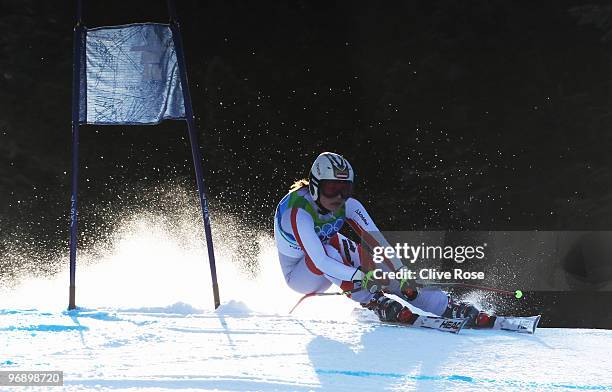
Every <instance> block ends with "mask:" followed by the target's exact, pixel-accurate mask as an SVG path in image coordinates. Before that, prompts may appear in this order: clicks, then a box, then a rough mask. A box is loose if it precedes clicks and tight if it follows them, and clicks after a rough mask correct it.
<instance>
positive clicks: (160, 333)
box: [0, 299, 612, 391]
mask: <svg viewBox="0 0 612 392" xmlns="http://www.w3.org/2000/svg"><path fill="white" fill-rule="evenodd" d="M317 300H319V299H313V301H315V302H316V301H317ZM327 300H328V299H327ZM309 305H311V306H312V305H314V304H309ZM318 305H319V306H324V305H325V304H324V303H322V301H321V303H319V304H318ZM0 333H1V334H2V336H3V338H2V340H3V342H2V343H1V345H0V347H1V351H0V368H1V370H9V369H19V370H63V371H64V385H65V386H64V388H63V390H88V389H96V390H104V389H110V390H116V389H129V388H138V389H149V388H155V389H168V390H194V389H198V390H211V391H212V390H227V391H310V390H330V391H377V390H397V391H406V390H421V391H451V390H452V391H473V390H496V391H504V390H508V391H519V390H538V391H542V390H545V391H549V390H550V391H563V390H570V391H572V390H587V391H589V390H612V376H611V375H610V369H612V359H611V357H612V356H611V355H610V352H611V351H610V349H611V348H612V331H606V330H563V329H540V330H538V332H537V334H536V335H533V336H530V335H519V334H515V333H509V332H499V331H473V330H464V331H462V332H461V333H460V334H459V335H453V334H450V333H444V332H438V331H433V330H425V329H416V328H413V329H409V328H402V327H395V326H386V325H377V324H368V323H363V322H358V321H356V320H351V319H344V320H342V319H315V318H312V317H293V316H287V315H276V314H263V313H253V312H250V311H248V310H246V309H244V308H243V307H242V306H241V304H237V303H230V304H226V305H224V306H222V307H221V308H220V309H219V310H217V311H202V312H199V311H198V310H197V309H194V308H192V307H191V306H190V305H187V304H180V303H179V304H175V305H173V306H170V307H167V308H158V309H155V308H148V309H147V308H142V309H132V310H122V311H115V310H102V309H78V310H75V311H65V312H43V311H38V310H3V311H1V317H0ZM41 389H45V390H49V389H51V390H53V389H60V388H59V387H54V388H49V387H47V388H41Z"/></svg>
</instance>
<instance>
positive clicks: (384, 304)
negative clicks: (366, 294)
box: [362, 292, 418, 324]
mask: <svg viewBox="0 0 612 392" xmlns="http://www.w3.org/2000/svg"><path fill="white" fill-rule="evenodd" d="M362 306H363V307H365V308H367V309H370V310H372V311H374V313H376V315H377V316H378V319H379V320H380V321H387V322H398V323H403V324H411V323H413V322H414V320H415V319H416V318H417V317H418V315H417V314H414V313H412V311H411V310H410V309H408V308H407V307H405V306H404V305H402V304H401V303H399V302H397V301H396V300H394V299H392V298H389V297H385V295H384V294H383V293H382V292H378V293H376V294H374V298H372V299H371V300H370V302H368V303H367V304H363V305H362Z"/></svg>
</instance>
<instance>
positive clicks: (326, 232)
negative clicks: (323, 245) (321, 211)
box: [314, 218, 344, 242]
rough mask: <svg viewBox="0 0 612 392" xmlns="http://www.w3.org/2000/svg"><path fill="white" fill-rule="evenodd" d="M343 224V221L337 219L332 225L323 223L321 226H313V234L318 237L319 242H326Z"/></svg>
mask: <svg viewBox="0 0 612 392" xmlns="http://www.w3.org/2000/svg"><path fill="white" fill-rule="evenodd" d="M343 224H344V219H342V218H340V219H337V220H335V221H334V222H333V224H332V223H325V224H324V225H323V226H315V228H314V230H315V233H317V235H318V236H319V239H320V240H321V242H327V241H328V240H329V239H330V238H331V237H333V236H334V235H335V234H336V233H337V232H339V231H340V229H341V228H342V225H343Z"/></svg>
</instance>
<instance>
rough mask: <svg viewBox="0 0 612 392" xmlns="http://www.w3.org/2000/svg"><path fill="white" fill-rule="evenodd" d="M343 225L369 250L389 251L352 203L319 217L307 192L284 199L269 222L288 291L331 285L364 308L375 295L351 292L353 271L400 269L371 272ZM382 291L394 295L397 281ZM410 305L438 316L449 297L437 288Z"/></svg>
mask: <svg viewBox="0 0 612 392" xmlns="http://www.w3.org/2000/svg"><path fill="white" fill-rule="evenodd" d="M345 222H347V223H348V224H349V225H350V226H351V228H352V229H353V230H354V231H355V232H356V234H357V235H358V236H359V237H360V238H363V239H364V240H365V241H366V242H367V243H368V245H369V246H370V247H372V246H389V244H388V242H387V241H386V240H385V239H384V238H383V237H382V235H381V234H380V232H379V230H378V228H377V227H376V225H375V224H374V222H373V221H372V218H371V217H370V215H369V214H368V213H367V211H366V210H365V208H364V207H363V205H362V204H361V203H360V202H359V201H357V200H356V199H354V198H348V199H347V200H346V203H345V204H344V205H343V206H342V207H341V208H340V209H339V210H338V211H336V212H323V211H321V209H320V207H319V206H318V205H317V203H316V202H315V201H314V200H313V199H312V197H311V196H310V193H309V192H308V189H307V188H306V187H303V188H300V189H298V190H296V191H293V192H290V193H288V194H287V195H286V196H285V197H283V199H282V200H281V201H280V203H279V204H278V206H277V208H276V214H275V217H274V238H275V241H276V246H277V248H278V256H279V260H280V263H281V269H282V271H283V275H284V276H285V281H286V282H287V284H288V285H289V287H290V288H292V289H293V290H295V291H297V292H299V293H303V294H308V293H313V292H324V291H325V290H327V289H328V288H329V287H330V286H331V284H332V283H333V284H335V285H337V286H339V287H340V288H341V289H342V290H343V291H352V290H355V291H353V293H352V294H351V295H350V297H351V298H352V299H353V300H355V301H357V302H359V303H362V304H365V303H367V302H369V301H370V299H372V297H373V296H374V294H372V293H370V292H369V291H367V290H365V289H360V288H359V287H358V286H357V287H355V284H354V282H353V281H352V278H353V275H354V274H355V272H356V271H357V267H359V266H363V270H364V271H369V270H372V269H374V268H380V269H382V270H383V271H387V272H390V271H395V270H397V269H398V268H399V267H400V266H401V262H400V261H399V260H396V259H395V260H385V261H384V262H383V263H381V264H377V265H375V266H374V263H373V261H372V259H371V257H369V255H368V254H367V252H365V251H362V250H361V244H356V243H355V242H354V241H351V240H350V239H348V238H347V237H345V236H343V235H342V234H340V233H339V231H340V229H341V228H342V226H343V225H344V223H345ZM387 291H388V292H390V293H392V294H399V281H391V282H390V285H389V287H388V288H387ZM409 303H410V304H411V305H412V306H415V307H417V308H419V309H422V310H424V311H427V312H430V313H433V314H436V315H442V313H443V312H444V310H445V309H446V307H447V305H448V297H447V294H446V293H445V292H443V291H441V290H439V289H437V288H434V289H422V290H419V295H418V296H417V298H416V299H415V300H413V301H409Z"/></svg>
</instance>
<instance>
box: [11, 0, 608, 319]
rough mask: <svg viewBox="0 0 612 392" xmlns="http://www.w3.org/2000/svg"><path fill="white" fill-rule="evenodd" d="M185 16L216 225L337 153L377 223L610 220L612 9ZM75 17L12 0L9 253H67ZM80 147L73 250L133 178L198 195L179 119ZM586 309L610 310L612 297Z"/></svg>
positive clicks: (107, 5)
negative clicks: (324, 155) (220, 217)
mask: <svg viewBox="0 0 612 392" xmlns="http://www.w3.org/2000/svg"><path fill="white" fill-rule="evenodd" d="M85 4H86V8H85V21H86V24H87V25H88V26H90V27H94V26H100V25H110V24H124V23H131V22H142V21H159V22H166V21H167V20H168V17H167V11H166V4H165V1H163V0H159V1H147V2H145V1H93V0H90V1H85ZM177 9H178V13H179V18H180V20H181V27H182V31H183V40H184V44H185V55H186V60H187V66H188V74H189V81H190V89H191V95H192V98H193V104H194V109H195V112H196V114H197V124H198V127H199V130H200V145H201V147H202V152H203V156H204V161H203V165H204V169H205V178H206V181H207V185H208V187H209V195H210V198H211V207H212V214H213V220H214V214H215V213H221V212H228V213H233V214H237V215H241V216H242V218H243V220H244V222H247V223H248V224H250V225H253V226H255V227H261V228H263V229H265V230H267V231H270V232H271V229H272V215H273V210H274V207H275V206H276V203H277V202H278V200H279V199H280V198H281V197H282V196H283V194H284V193H285V192H286V189H287V187H288V186H289V185H290V183H291V182H293V181H294V180H296V179H298V178H301V177H304V176H305V175H306V172H307V170H308V168H309V166H310V164H311V162H312V160H313V159H314V158H315V157H316V155H317V154H318V153H320V152H322V151H326V150H329V151H336V152H340V153H342V154H343V155H344V156H345V157H347V158H348V159H349V160H350V161H351V163H352V164H353V166H354V169H355V171H356V180H357V197H358V198H359V199H360V200H361V201H362V202H363V203H364V204H365V205H366V206H367V208H368V210H369V212H370V214H371V215H372V216H373V217H374V218H375V220H376V222H377V224H378V226H379V227H380V228H381V229H383V230H435V229H440V230H447V229H452V230H467V229H469V230H608V229H610V223H609V222H611V218H612V197H611V195H610V187H611V186H612V172H611V171H610V168H611V166H612V158H611V155H610V146H611V141H612V133H611V132H610V129H611V127H612V106H611V102H610V101H611V94H612V90H611V87H612V86H611V85H610V81H611V75H612V58H611V56H610V53H612V51H611V49H612V47H611V41H612V6H609V5H606V4H605V3H603V2H602V3H584V2H578V1H538V2H527V1H524V2H510V1H501V0H498V1H495V0H492V1H484V0H480V1H470V2H457V1H454V0H441V1H413V2H393V3H385V4H382V3H378V2H367V3H366V2H348V1H346V2H323V1H320V2H316V1H313V2H307V1H295V2H289V3H287V2H280V1H279V2H246V1H195V0H189V1H180V0H177ZM73 18H74V3H73V2H71V1H66V2H41V1H35V0H0V230H1V234H2V235H1V239H0V258H2V254H3V252H7V249H8V248H9V247H11V249H12V247H15V243H20V244H24V246H25V245H28V246H27V247H24V249H26V248H27V249H30V250H31V249H35V251H36V252H37V254H41V253H42V254H48V255H51V254H58V253H59V254H63V253H66V254H67V246H68V229H69V228H68V222H69V219H68V213H69V198H70V164H71V163H70V162H71V128H70V120H71V118H70V115H71V83H72V80H71V78H72V75H71V72H72V28H73V24H74V21H73ZM80 153H81V162H80V163H81V165H80V167H81V193H80V195H79V200H80V202H81V207H80V210H79V212H80V215H79V219H80V220H79V225H80V226H79V227H80V230H81V243H80V246H87V245H88V244H92V243H95V241H97V240H98V239H100V238H102V237H104V236H105V235H106V233H108V232H109V231H111V230H112V228H113V225H114V224H115V223H116V221H114V220H113V219H108V217H109V216H120V215H121V214H122V213H125V212H126V211H134V210H136V209H146V208H147V203H143V196H142V194H139V190H147V191H146V193H147V194H148V193H150V192H149V190H150V189H152V188H155V187H158V186H160V187H164V186H166V187H168V186H177V184H180V185H181V186H185V187H187V188H188V189H193V192H194V193H195V181H194V179H193V166H192V162H191V155H190V150H189V143H188V138H187V133H186V129H185V125H184V124H183V123H182V122H166V123H164V124H162V125H161V126H158V127H129V128H128V127H97V126H84V127H82V128H81V149H80ZM193 196H194V198H195V200H197V197H196V196H195V194H193ZM152 197H154V196H152ZM17 247H19V246H17ZM24 251H25V250H24ZM4 260H6V259H4ZM11 262H14V261H11ZM24 262H25V261H24ZM606 262H608V260H606ZM6 263H7V262H6V261H5V264H6ZM39 267H40V268H42V269H45V268H47V269H49V270H53V269H54V268H55V266H53V265H51V264H45V263H43V265H41V266H39ZM3 268H4V271H3V272H4V273H5V274H6V273H8V272H7V271H10V268H9V267H7V265H3ZM540 294H541V293H540ZM540 294H538V295H540ZM605 296H608V299H607V302H604V300H603V299H604V297H605ZM551 301H552V300H551ZM555 301H556V300H555ZM545 302H546V299H545ZM583 302H588V303H590V304H592V305H590V306H592V308H589V309H590V311H592V312H594V311H597V312H601V304H607V309H608V312H609V309H610V307H609V303H610V298H609V292H599V293H592V294H590V296H589V297H588V300H586V301H583ZM551 303H552V302H551ZM556 303H557V304H558V301H557V302H556ZM572 306H573V305H572ZM597 306H599V308H597ZM604 306H605V305H604ZM551 312H553V313H554V309H553V310H550V309H549V314H550V313H551ZM592 312H591V313H592ZM564 317H570V316H567V314H566V315H565V316H564ZM608 322H610V321H608ZM591 325H592V324H591Z"/></svg>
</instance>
